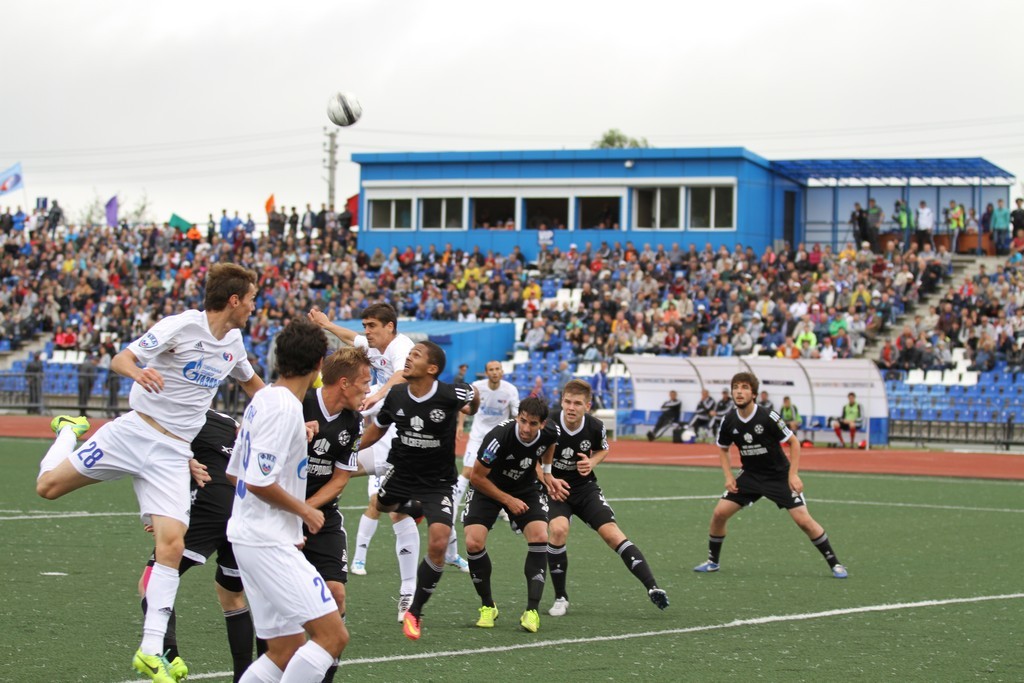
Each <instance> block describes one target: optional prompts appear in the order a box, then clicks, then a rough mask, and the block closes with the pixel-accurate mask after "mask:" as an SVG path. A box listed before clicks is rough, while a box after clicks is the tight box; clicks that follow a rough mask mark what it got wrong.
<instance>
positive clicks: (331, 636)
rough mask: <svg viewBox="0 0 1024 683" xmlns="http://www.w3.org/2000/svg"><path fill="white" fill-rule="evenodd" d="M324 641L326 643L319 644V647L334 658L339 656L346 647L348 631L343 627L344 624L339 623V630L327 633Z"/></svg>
mask: <svg viewBox="0 0 1024 683" xmlns="http://www.w3.org/2000/svg"><path fill="white" fill-rule="evenodd" d="M339 619H340V616H339ZM325 641H326V642H323V643H320V647H322V648H323V649H325V650H327V651H328V652H330V653H331V654H332V655H334V656H335V657H338V656H339V655H341V653H342V652H343V651H344V650H345V648H346V647H347V646H348V629H347V628H346V627H345V624H344V622H342V623H341V628H335V629H332V630H331V631H330V632H329V633H327V634H326V636H325Z"/></svg>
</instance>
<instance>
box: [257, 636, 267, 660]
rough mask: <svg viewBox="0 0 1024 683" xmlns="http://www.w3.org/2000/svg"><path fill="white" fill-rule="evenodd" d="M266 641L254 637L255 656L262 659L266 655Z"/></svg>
mask: <svg viewBox="0 0 1024 683" xmlns="http://www.w3.org/2000/svg"><path fill="white" fill-rule="evenodd" d="M267 649H268V648H267V641H265V640H263V639H262V638H260V637H259V636H257V637H256V656H257V657H262V656H263V655H265V654H267Z"/></svg>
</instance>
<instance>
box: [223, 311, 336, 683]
mask: <svg viewBox="0 0 1024 683" xmlns="http://www.w3.org/2000/svg"><path fill="white" fill-rule="evenodd" d="M274 344H275V347H276V351H277V354H276V358H277V374H278V377H279V379H278V381H277V382H275V383H274V384H273V385H271V386H269V387H267V388H266V389H264V390H263V391H261V392H259V393H258V394H257V395H256V397H255V398H253V400H252V402H251V403H250V404H249V407H248V408H246V409H245V415H244V417H243V418H242V431H241V432H240V433H239V435H238V440H237V441H235V448H234V451H233V453H232V454H231V461H230V462H229V463H228V475H229V476H233V477H235V478H237V481H238V484H237V486H236V489H235V502H234V506H233V508H232V510H231V519H230V521H228V540H229V541H231V543H232V546H233V547H234V549H235V559H237V560H238V569H239V571H240V573H241V575H242V583H243V584H244V585H245V590H246V594H247V595H248V597H249V605H250V607H251V609H252V616H253V622H254V623H255V625H256V635H257V636H259V637H260V638H263V639H265V640H266V641H267V648H268V649H267V652H266V654H264V655H263V656H261V657H260V658H259V659H257V660H256V661H255V662H253V663H252V666H250V667H249V668H248V669H247V670H246V672H245V674H244V675H243V676H242V679H241V683H262V682H265V681H282V682H289V683H290V682H291V681H306V682H308V683H316V682H317V681H320V680H322V679H323V677H324V674H325V673H327V670H328V669H329V668H330V667H331V666H333V665H334V663H335V659H336V658H337V657H338V656H339V655H340V654H341V651H342V650H344V649H345V645H346V644H347V643H348V631H347V630H346V629H345V624H344V623H343V622H342V620H341V615H340V614H339V613H338V605H337V603H336V602H335V601H334V597H333V596H332V595H331V591H330V589H329V588H328V587H327V583H326V582H325V581H324V578H323V577H322V576H320V574H319V573H318V572H317V571H316V569H315V568H314V567H313V565H311V564H310V563H309V560H307V559H306V558H305V557H303V555H302V552H301V551H300V550H299V549H298V546H300V545H302V543H303V541H304V540H305V539H304V538H303V535H302V525H303V524H305V525H306V528H307V529H308V530H309V531H310V532H311V533H314V534H315V533H316V532H318V531H320V528H321V527H322V526H323V524H324V513H323V512H322V511H320V510H319V509H317V508H315V507H312V506H311V505H309V504H308V503H306V476H307V469H306V465H307V455H306V425H305V422H304V420H303V417H302V398H303V396H305V395H306V392H307V391H309V389H310V387H311V386H312V385H313V381H314V380H315V379H316V377H317V374H318V373H319V371H320V365H321V361H322V360H323V357H324V353H326V351H327V338H326V337H325V336H324V333H323V332H322V331H321V330H320V329H319V328H318V327H317V326H316V325H315V324H314V323H311V322H309V321H308V320H305V319H303V318H297V319H294V320H292V321H291V322H290V323H289V324H288V325H287V327H285V328H284V330H282V331H281V333H280V334H278V336H277V338H276V339H275V341H274ZM307 633H308V634H309V640H308V641H307V640H306V634H307Z"/></svg>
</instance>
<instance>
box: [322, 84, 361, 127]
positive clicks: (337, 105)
mask: <svg viewBox="0 0 1024 683" xmlns="http://www.w3.org/2000/svg"><path fill="white" fill-rule="evenodd" d="M362 115H363V105H361V104H359V100H358V99H357V98H356V96H355V95H353V94H352V93H350V92H336V93H334V94H333V95H331V98H330V99H329V100H327V118H329V119H330V120H331V123H334V124H336V125H338V126H351V125H352V124H353V123H355V122H356V121H358V120H359V117H360V116H362Z"/></svg>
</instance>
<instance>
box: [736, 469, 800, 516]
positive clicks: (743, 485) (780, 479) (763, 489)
mask: <svg viewBox="0 0 1024 683" xmlns="http://www.w3.org/2000/svg"><path fill="white" fill-rule="evenodd" d="M736 487H737V488H738V489H739V492H738V493H730V492H728V491H726V492H725V493H723V494H722V500H728V501H732V502H733V503H736V504H737V505H742V506H744V507H746V506H747V505H753V504H754V503H755V502H757V501H759V500H760V499H761V498H767V499H768V500H770V501H772V502H773V503H775V504H776V505H778V506H779V508H780V509H786V510H792V509H793V508H798V507H800V506H801V505H806V504H807V503H805V502H804V497H803V495H802V494H799V493H794V492H793V490H792V489H791V488H789V474H788V473H787V474H782V475H774V476H773V475H763V474H751V473H750V472H740V476H738V477H736Z"/></svg>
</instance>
